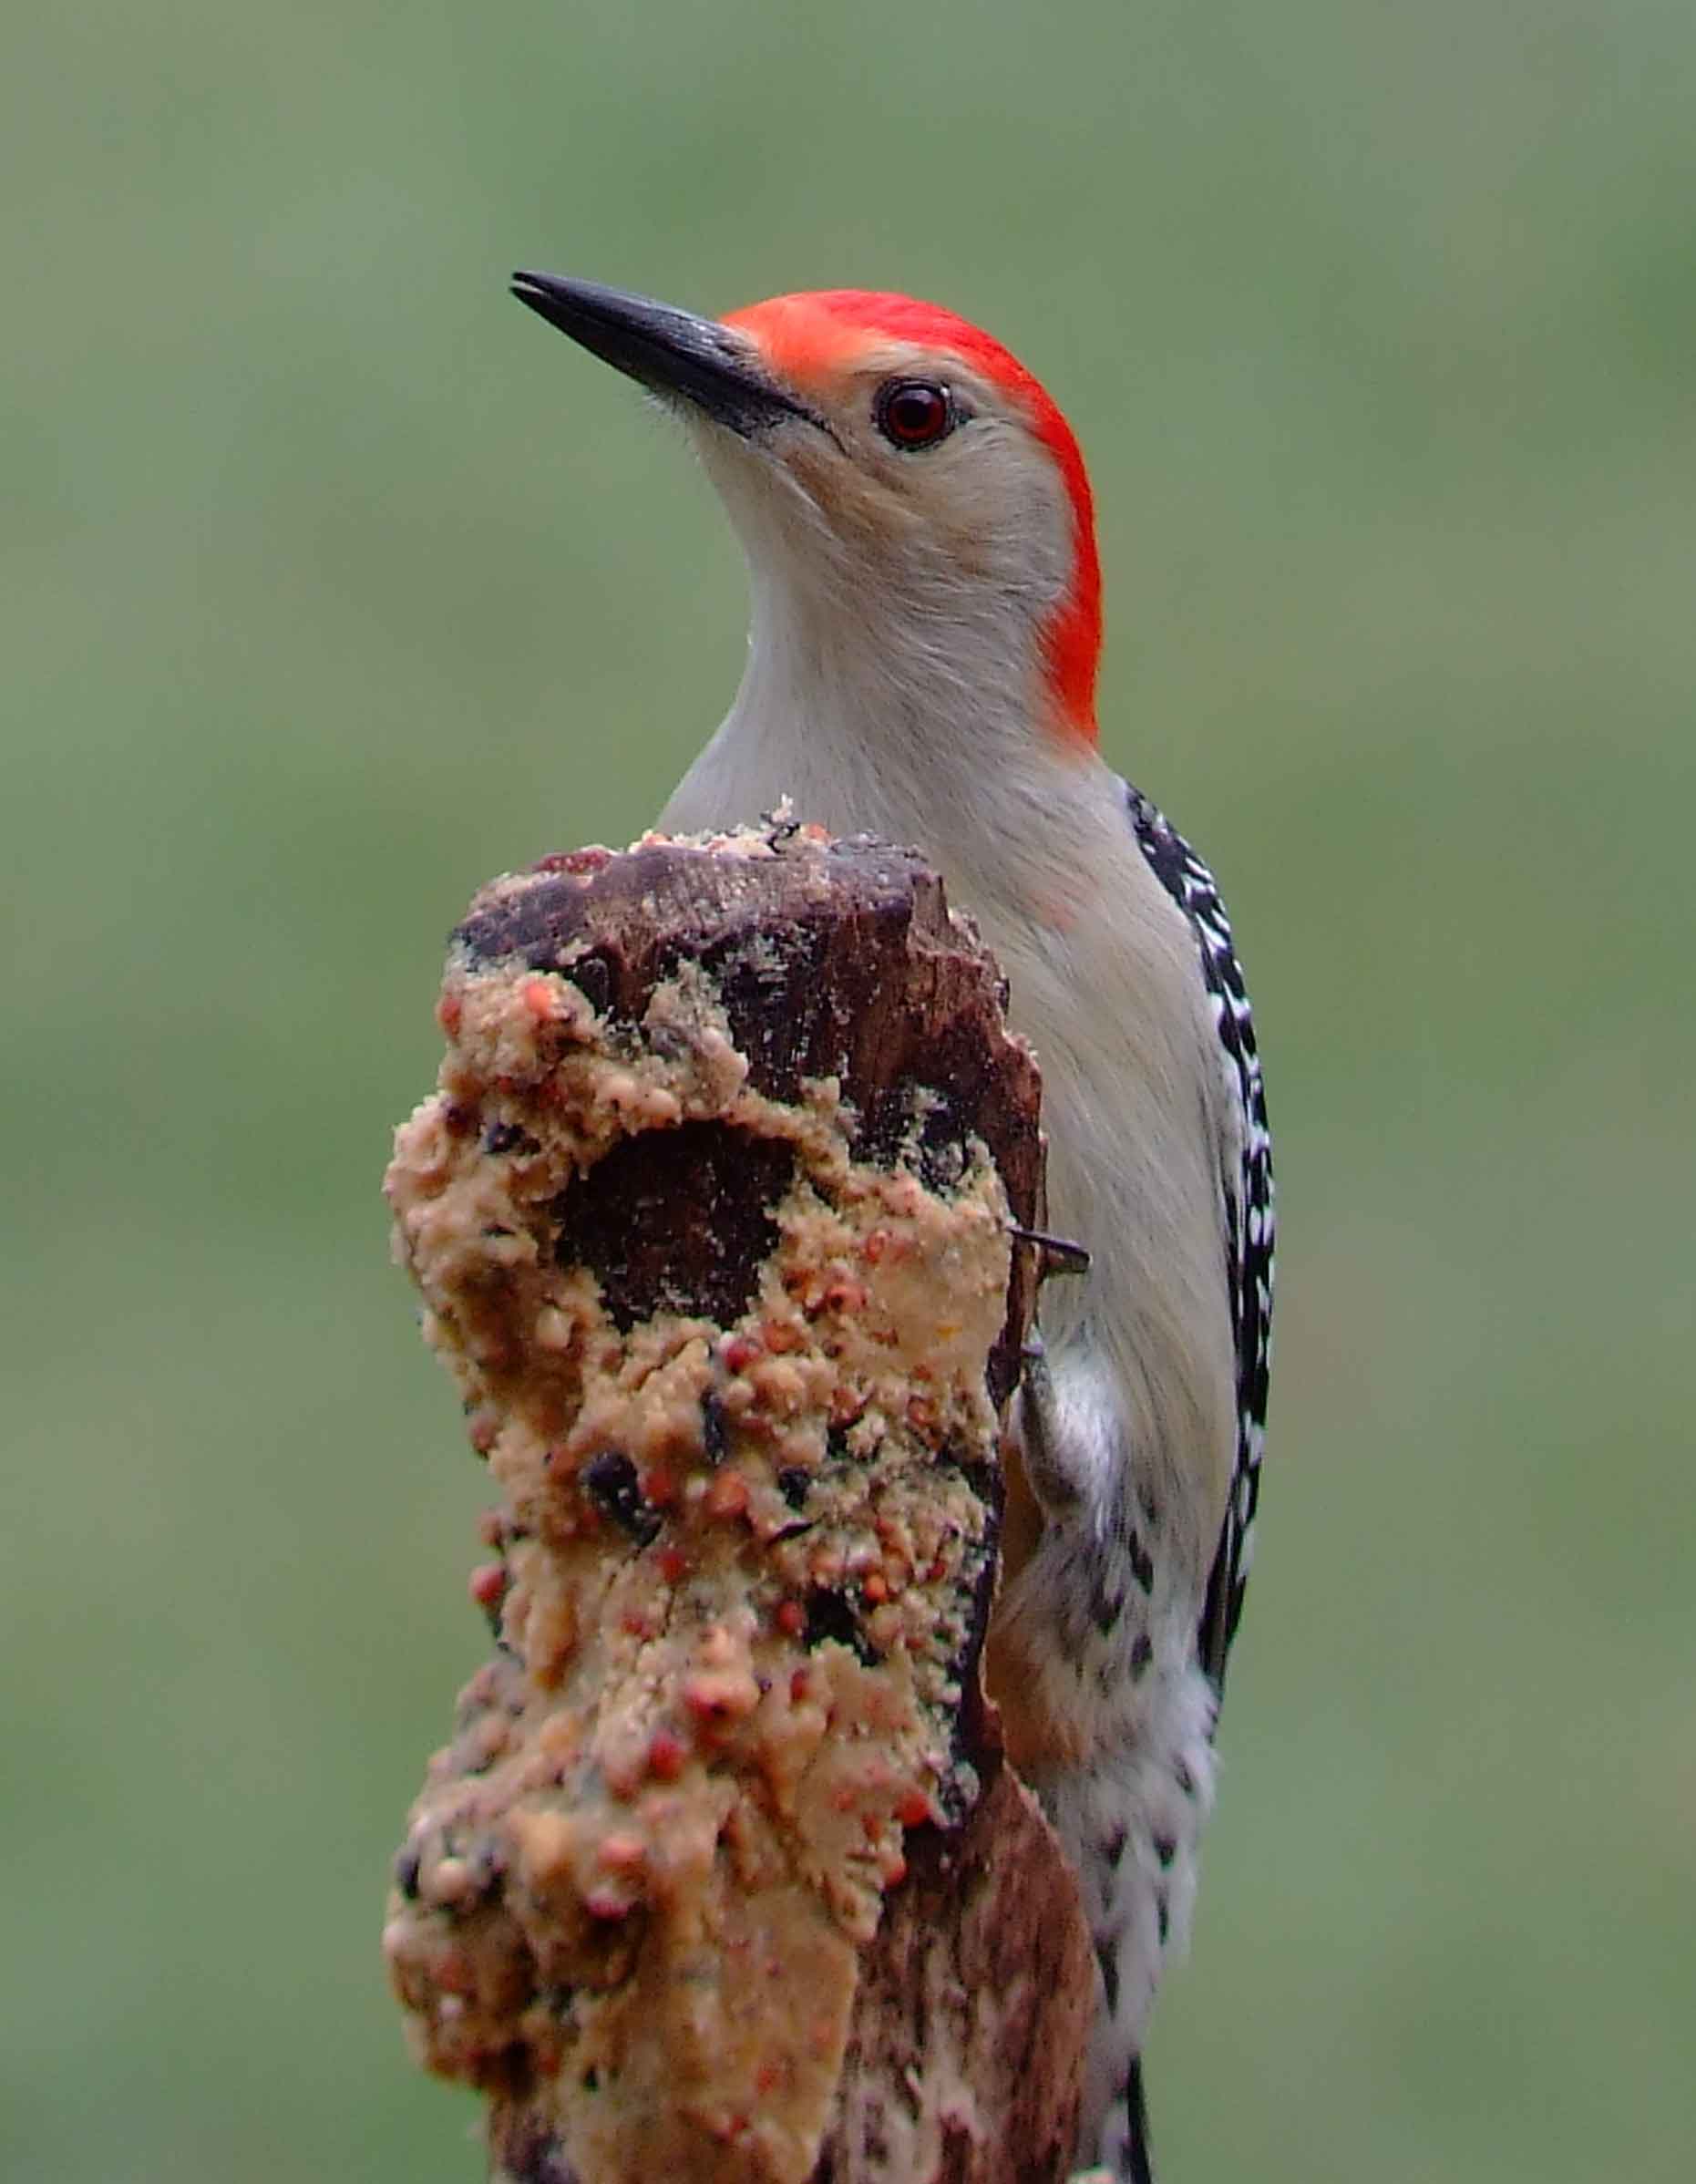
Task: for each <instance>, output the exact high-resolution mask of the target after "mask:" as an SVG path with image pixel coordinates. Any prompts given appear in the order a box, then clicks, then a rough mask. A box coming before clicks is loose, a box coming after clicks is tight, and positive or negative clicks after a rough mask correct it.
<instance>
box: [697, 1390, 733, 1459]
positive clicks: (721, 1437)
mask: <svg viewBox="0 0 1696 2184" xmlns="http://www.w3.org/2000/svg"><path fill="white" fill-rule="evenodd" d="M701 1446H702V1447H704V1449H705V1450H706V1460H707V1462H708V1463H709V1464H722V1463H723V1462H724V1460H725V1457H726V1456H727V1455H728V1454H729V1452H730V1427H729V1423H728V1421H727V1420H726V1418H725V1406H724V1405H723V1404H722V1403H721V1402H720V1401H719V1399H718V1397H717V1396H715V1395H714V1394H713V1392H712V1391H711V1389H709V1390H708V1391H707V1393H706V1394H705V1395H704V1396H702V1398H701Z"/></svg>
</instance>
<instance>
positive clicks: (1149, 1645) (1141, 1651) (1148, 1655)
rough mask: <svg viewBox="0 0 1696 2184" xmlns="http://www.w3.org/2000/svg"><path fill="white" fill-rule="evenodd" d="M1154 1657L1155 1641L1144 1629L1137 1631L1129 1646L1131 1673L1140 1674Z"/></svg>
mask: <svg viewBox="0 0 1696 2184" xmlns="http://www.w3.org/2000/svg"><path fill="white" fill-rule="evenodd" d="M1154 1657H1155V1642H1154V1640H1153V1639H1152V1638H1151V1637H1150V1636H1149V1635H1148V1633H1147V1632H1146V1631H1138V1632H1137V1633H1136V1643H1134V1644H1133V1645H1132V1647H1131V1674H1132V1675H1133V1676H1140V1675H1141V1674H1142V1673H1143V1671H1144V1670H1145V1669H1146V1667H1147V1665H1148V1664H1149V1663H1150V1662H1151V1661H1152V1660H1153V1659H1154Z"/></svg>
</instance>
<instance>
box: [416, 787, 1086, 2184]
mask: <svg viewBox="0 0 1696 2184" xmlns="http://www.w3.org/2000/svg"><path fill="white" fill-rule="evenodd" d="M1003 998H1004V995H1003V994H1002V988H1001V984H1000V981H999V976H998V974H997V973H996V970H995V967H994V965H993V963H992V961H991V960H990V958H989V956H988V955H987V953H985V952H984V950H983V949H982V946H981V944H980V943H978V941H977V939H976V936H975V934H974V932H972V931H971V928H970V926H969V925H968V924H966V923H965V922H963V921H961V920H960V919H958V918H956V917H951V915H950V913H949V912H948V910H947V906H946V904H945V902H944V900H943V894H942V889H941V882H940V881H938V880H937V878H936V877H935V875H934V874H933V873H932V872H930V871H929V870H928V869H927V868H926V867H925V866H924V865H923V864H922V863H921V862H920V860H918V859H917V858H916V857H914V856H913V855H911V854H910V853H909V852H905V851H901V850H891V849H889V848H887V847H884V846H882V845H879V844H877V843H873V842H869V841H864V840H858V841H851V842H830V841H827V840H826V839H825V838H824V837H822V836H821V835H819V834H818V833H817V830H816V829H797V828H792V827H787V826H779V825H774V826H771V827H769V828H768V829H766V830H765V831H763V832H756V833H744V834H740V835H735V836H730V837H725V838H722V839H719V840H713V841H706V842H673V841H668V840H663V839H658V838H650V839H648V840H645V841H644V842H642V843H641V844H639V845H637V847H636V848H635V849H634V850H631V851H630V852H627V853H625V854H623V855H618V856H614V855H612V854H611V853H609V852H607V851H605V850H584V851H580V852H577V853H575V854H574V855H571V856H567V857H562V858H556V859H549V860H544V862H543V863H542V864H541V865H540V866H539V867H537V868H536V869H535V870H534V871H530V872H528V873H524V874H519V875H517V876H513V877H509V878H506V879H503V880H500V881H495V882H494V883H492V884H491V885H490V886H489V887H488V888H486V889H485V890H484V891H482V892H481V893H480V894H479V895H478V898H477V900H476V901H475V902H474V903H473V905H472V908H471V912H470V914H469V916H468V919H467V921H466V922H465V923H464V924H463V925H462V926H461V927H460V928H459V929H458V931H457V933H456V935H455V937H454V944H453V950H452V953H451V955H450V958H449V963H448V969H447V978H446V982H445V985H444V990H443V996H442V1001H441V1004H440V1007H439V1011H438V1015H439V1017H440V1021H441V1023H442V1025H443V1028H444V1031H445V1032H446V1034H447V1040H448V1053H447V1060H446V1062H445V1063H444V1066H443V1070H442V1075H441V1079H440V1088H439V1090H438V1091H437V1094H436V1096H435V1097H433V1098H431V1099H429V1100H427V1101H426V1103H425V1104H424V1106H423V1107H420V1108H419V1109H418V1110H417V1112H416V1114H415V1115H414V1116H413V1118H411V1120H410V1121H409V1122H408V1123H406V1125H405V1126H403V1128H402V1129H401V1131H400V1132H399V1133H398V1135H397V1138H396V1158H395V1161H394V1164H393V1166H392V1167H391V1169H390V1171H389V1177H388V1182H387V1189H388V1191H389V1195H390V1199H391V1201H392V1204H393V1206H394V1209H395V1214H396V1238H397V1244H398V1249H399V1251H400V1252H401V1254H402V1256H403V1257H404V1258H405V1259H406V1263H407V1264H408V1266H409V1268H410V1270H411V1272H412V1273H413V1275H414V1278H415V1279H416V1282H417V1283H418V1286H419V1288H420V1290H421V1292H422V1293H423V1296H424V1300H425V1304H426V1332H427V1335H428V1337H429V1339H430V1340H431V1342H432V1343H433V1344H434V1345H435V1347H436V1348H437V1351H438V1352H439V1353H440V1354H441V1355H442V1356H443V1358H444V1359H445V1361H446V1362H447V1365H448V1366H449V1367H450V1369H451V1370H452V1372H453V1374H454V1375H455V1377H456V1379H457V1382H458V1385H459V1387H460V1391H461V1394H462V1396H463V1397H464V1400H465V1405H466V1410H467V1416H468V1430H469V1434H470V1438H471V1440H472V1443H473V1446H474V1447H476V1448H477V1449H478V1451H479V1453H481V1454H483V1455H484V1456H486V1457H487V1458H488V1463H489V1467H490V1470H491V1473H492V1476H493V1478H494V1479H495V1481H496V1483H497V1485H498V1486H499V1489H500V1493H501V1498H502V1499H501V1501H500V1504H499V1507H498V1508H497V1509H494V1510H492V1511H491V1512H490V1513H489V1516H488V1519H487V1520H486V1530H485V1536H486V1539H487V1540H488V1545H489V1547H490V1548H491V1550H492V1551H493V1559H492V1560H491V1561H488V1563H486V1564H485V1565H484V1566H483V1567H482V1568H480V1569H479V1570H478V1571H477V1572H476V1573H475V1574H474V1577H473V1580H472V1589H473V1592H474V1593H475V1594H476V1595H477V1597H478V1599H479V1600H480V1601H481V1602H483V1603H484V1605H485V1606H486V1608H487V1609H488V1612H489V1614H490V1618H491V1623H492V1625H493V1627H494V1630H495V1633H496V1635H497V1639H498V1641H499V1643H498V1649H497V1652H496V1653H495V1656H494V1658H493V1659H492V1660H491V1661H490V1662H489V1663H488V1664H487V1665H486V1666H485V1667H484V1668H483V1669H481V1670H480V1671H479V1672H478V1674H477V1675H476V1676H475V1677H474V1678H473V1680H472V1682H471V1684H469V1685H468V1687H467V1690H466V1692H465V1693H464V1694H463V1695H462V1697H461V1701H460V1707H459V1713H458V1716H457V1724H456V1734H455V1738H454V1741H453V1743H452V1744H451V1745H450V1746H448V1747H447V1749H446V1750H445V1751H443V1752H441V1753H438V1754H437V1756H436V1758H435V1759H434V1760H433V1761H432V1762H431V1766H430V1769H429V1774H428V1777H427V1782H426V1786H425V1788H424V1790H423V1793H422V1794H421V1796H420V1798H419V1799H418V1801H417V1803H416V1806H415V1808H414V1811H413V1814H412V1818H411V1823H410V1827H409V1831H408V1835H407V1839H406V1845H405V1847H404V1849H403V1850H402V1852H401V1853H400V1856H399V1858H398V1859H397V1860H396V1880H395V1887H394V1890H393V1892H392V1894H391V1899H390V1912H389V1922H388V1925H387V1928H386V1929H385V1948H386V1952H387V1955H388V1960H389V1965H390V1971H391V1976H392V1978H393V1981H394V1983H395V1986H396V1992H397V1993H398V1994H399V1996H400V1998H401V2000H402V2002H403V2004H404V2005H405V2007H406V2012H407V2018H408V2025H409V2030H410V2033H411V2036H412V2039H413V2041H414V2045H415V2047H416V2050H417V2052H418V2054H419V2055H420V2057H421V2059H422V2060H423V2061H424V2062H425V2063H426V2065H427V2066H428V2067H430V2068H432V2069H434V2070H437V2071H438V2072H441V2073H443V2074H445V2075H448V2076H457V2077H459V2078H461V2079H464V2080H466V2081H468V2082H469V2083H471V2084H472V2085H474V2086H478V2087H479V2088H480V2089H481V2090H482V2091H483V2092H484V2093H485V2095H486V2096H488V2104H489V2110H488V2147H489V2157H490V2173H491V2175H492V2176H493V2177H495V2178H497V2179H505V2180H506V2184H636V2179H663V2180H664V2184H731V2180H732V2179H736V2180H737V2184H744V2180H747V2179H755V2180H759V2184H806V2180H807V2179H809V2178H810V2179H815V2180H816V2184H873V2180H874V2179H877V2180H879V2184H924V2180H929V2179H937V2180H938V2184H943V2180H946V2184H1041V2180H1042V2179H1060V2178H1062V2177H1064V2175H1065V2173H1066V2169H1067V2165H1068V2160H1069V2157H1070V2153H1071V2149H1072V2144H1073V2138H1074V2130H1075V2123H1076V2111H1077V2103H1078V2095H1079V2082H1080V2075H1081V2058H1082V2054H1083V2047H1084V2039H1085V2035H1086V2030H1087V2025H1088V2022H1089V2017H1090V2014H1091V2010H1092V2007H1093V1996H1094V1968H1093V1963H1092V1960H1091V1954H1090V1948H1089V1942H1088V1936H1087V1932H1086V1930H1085V1928H1084V1921H1083V1919H1082V1916H1081V1913H1080V1911H1079V1908H1078V1903H1077V1900H1076V1891H1075V1887H1074V1881H1073V1879H1072V1876H1071V1874H1070V1872H1069V1870H1068V1869H1067V1867H1066V1866H1065V1863H1064V1859H1063V1858H1062V1856H1061V1853H1060V1851H1059V1849H1058V1846H1057V1844H1056V1843H1055V1841H1054V1838H1053V1836H1052V1834H1051V1833H1050V1831H1049V1830H1048V1829H1047V1826H1046V1824H1045V1822H1044V1821H1043V1819H1042V1818H1041V1816H1040V1813H1039V1812H1038V1811H1037V1808H1036V1807H1035V1805H1034V1803H1033V1800H1032V1799H1031V1798H1030V1797H1029V1795H1028V1793H1027V1792H1026V1791H1025V1790H1024V1788H1023V1786H1022V1785H1021V1784H1020V1783H1019V1782H1018V1781H1017V1779H1016V1777H1014V1776H1013V1774H1012V1770H1011V1768H1010V1767H1007V1766H1006V1765H1005V1764H1004V1762H1003V1759H1002V1753H1001V1748H1000V1742H999V1738H998V1735H997V1730H996V1724H995V1719H994V1716H993V1712H992V1709H991V1708H990V1707H989V1705H988V1704H987V1702H986V1701H985V1700H984V1698H983V1696H982V1686H981V1684H980V1680H979V1662H980V1654H981V1652H982V1641H983V1634H984V1630H985V1626H986V1623H987V1621H988V1617H989V1612H990V1607H991V1601H992V1591H993V1585H994V1576H995V1545H996V1537H997V1525H998V1521H999V1515H1000V1509H1001V1499H1002V1488H1001V1471H1000V1464H999V1451H998V1437H999V1431H1000V1416H1001V1413H1002V1409H1003V1407H1004V1406H1005V1404H1006V1402H1007V1399H1008V1397H1009V1396H1010V1394H1011V1392H1012V1388H1013V1386H1014V1385H1015V1383H1016V1379H1017V1375H1018V1369H1019V1356H1020V1350H1021V1345H1022V1343H1023V1336H1024V1332H1025V1328H1026V1325H1027V1323H1028V1318H1029V1314H1030V1311H1031V1307H1032V1303H1033V1295H1034V1290H1035V1284H1036V1280H1037V1278H1038V1272H1039V1269H1038V1266H1037V1264H1036V1261H1035V1254H1034V1253H1033V1252H1032V1251H1030V1250H1028V1249H1025V1248H1023V1247H1022V1246H1020V1245H1019V1244H1018V1242H1017V1241H1016V1239H1015V1237H1014V1235H1013V1233H1012V1230H1013V1228H1014V1227H1015V1226H1017V1227H1019V1228H1023V1229H1028V1228H1030V1227H1031V1226H1032V1225H1033V1223H1034V1222H1035V1221H1037V1219H1038V1218H1039V1216H1040V1210H1041V1198H1042V1148H1041V1139H1040V1136H1039V1132H1038V1127H1037V1118H1038V1082H1037V1077H1036V1071H1035V1067H1034V1065H1033V1061H1032V1058H1031V1056H1030V1055H1029V1053H1028V1051H1027V1050H1026V1049H1025V1048H1024V1047H1023V1046H1022V1045H1021V1044H1020V1043H1019V1042H1017V1041H1016V1040H1014V1039H1012V1037H1011V1036H1010V1035H1009V1034H1008V1032H1007V1030H1006V1028H1005V1025H1004V1022H1003V1019H1002V1001H1003Z"/></svg>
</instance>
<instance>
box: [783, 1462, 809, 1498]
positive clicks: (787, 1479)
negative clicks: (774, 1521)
mask: <svg viewBox="0 0 1696 2184" xmlns="http://www.w3.org/2000/svg"><path fill="white" fill-rule="evenodd" d="M812 1487H813V1475H812V1473H811V1472H810V1471H803V1470H802V1469H801V1468H800V1466H799V1465H798V1464H790V1465H787V1466H786V1467H785V1468H784V1469H783V1470H781V1471H779V1472H778V1474H777V1491H778V1492H779V1493H780V1494H781V1495H782V1496H783V1498H784V1499H785V1500H786V1502H787V1503H788V1505H789V1507H790V1508H791V1509H805V1508H806V1506H807V1495H808V1494H809V1493H810V1492H811V1491H812Z"/></svg>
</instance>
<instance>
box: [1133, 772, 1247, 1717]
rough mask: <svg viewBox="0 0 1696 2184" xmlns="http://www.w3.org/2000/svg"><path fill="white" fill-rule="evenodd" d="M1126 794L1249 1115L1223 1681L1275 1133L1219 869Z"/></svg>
mask: <svg viewBox="0 0 1696 2184" xmlns="http://www.w3.org/2000/svg"><path fill="white" fill-rule="evenodd" d="M1125 801H1126V810H1127V811H1128V813H1129V815H1130V820H1131V825H1132V826H1133V827H1134V828H1135V829H1136V840H1137V842H1138V844H1139V845H1140V847H1141V849H1142V852H1143V855H1144V856H1145V857H1146V859H1147V860H1148V863H1149V867H1150V869H1151V870H1152V871H1153V872H1154V874H1155V877H1156V879H1157V880H1158V881H1159V882H1160V884H1161V885H1162V887H1164V888H1165V889H1166V891H1167V894H1169V895H1170V896H1171V897H1172V900H1173V901H1175V902H1176V903H1177V905H1178V907H1179V908H1180V909H1181V910H1182V911H1183V912H1184V914H1185V916H1186V917H1187V919H1188V920H1189V924H1190V930H1191V931H1192V932H1194V934H1195V936H1196V946H1197V952H1198V953H1199V955H1200V958H1201V974H1202V977H1203V978H1204V979H1205V981H1206V982H1207V988H1208V998H1209V999H1210V1000H1211V1002H1212V1004H1213V1017H1214V1022H1215V1024H1216V1025H1217V1026H1218V1035H1219V1047H1220V1060H1221V1062H1222V1064H1223V1066H1224V1070H1225V1085H1226V1093H1227V1097H1228V1101H1229V1103H1230V1110H1231V1112H1233V1113H1234V1114H1236V1115H1237V1116H1239V1118H1240V1121H1241V1129H1240V1133H1239V1144H1238V1145H1237V1146H1234V1147H1231V1148H1229V1149H1227V1151H1226V1154H1225V1157H1224V1159H1223V1166H1222V1172H1221V1175H1220V1178H1219V1181H1220V1185H1221V1189H1222V1192H1223V1197H1224V1205H1225V1223H1226V1272H1227V1274H1228V1280H1229V1283H1230V1304H1231V1316H1232V1319H1233V1322H1234V1324H1235V1329H1236V1338H1237V1463H1236V1468H1235V1471H1234V1473H1233V1476H1232V1478H1231V1492H1230V1502H1229V1506H1228V1509H1227V1511H1226V1516H1225V1529H1224V1530H1223V1531H1222V1532H1221V1534H1220V1535H1219V1543H1218V1552H1217V1553H1216V1555H1215V1557H1214V1561H1213V1571H1212V1574H1211V1576H1210V1577H1209V1578H1208V1598H1207V1605H1206V1607H1205V1609H1204V1610H1203V1612H1202V1618H1201V1631H1200V1643H1199V1650H1200V1658H1201V1665H1202V1667H1203V1668H1204V1669H1205V1670H1206V1671H1207V1673H1208V1676H1209V1677H1210V1678H1211V1679H1212V1681H1213V1684H1214V1685H1215V1687H1216V1689H1217V1688H1219V1687H1221V1686H1222V1685H1223V1684H1224V1681H1225V1660H1226V1655H1227V1654H1228V1653H1229V1651H1230V1643H1231V1640H1232V1638H1233V1637H1234V1636H1235V1635H1236V1631H1237V1623H1238V1619H1239V1617H1240V1615H1241V1613H1242V1599H1243V1592H1244V1589H1245V1587H1246V1586H1247V1584H1248V1581H1249V1560H1250V1557H1251V1554H1252V1550H1253V1538H1252V1531H1253V1525H1254V1512H1255V1507H1256V1504H1257V1502H1258V1501H1259V1491H1260V1456H1261V1452H1262V1449H1263V1447H1264V1446H1265V1441H1266V1384H1267V1371H1268V1366H1269V1362H1270V1357H1271V1340H1272V1233H1273V1220H1272V1214H1273V1207H1272V1140H1271V1137H1270V1134H1269V1131H1268V1129H1267V1126H1266V1095H1265V1091H1264V1088H1263V1087H1262V1085H1261V1081H1260V1057H1259V1053H1258V1052H1257V1050H1256V1047H1255V1043H1254V1017H1253V1014H1252V1012H1251V1010H1250V1009H1249V995H1248V993H1247V990H1246V989H1245V987H1244V985H1243V978H1242V969H1241V966H1240V964H1239V963H1238V961H1237V951H1236V949H1235V947H1234V946H1233V945H1232V942H1231V929H1230V920H1229V919H1228V917H1227V916H1226V914H1225V905H1224V903H1223V901H1221V900H1220V898H1219V891H1218V887H1217V885H1216V884H1215V882H1214V878H1213V875H1212V873H1211V872H1210V871H1208V868H1207V866H1206V865H1205V864H1203V863H1202V861H1201V860H1200V858H1199V857H1197V855H1196V852H1195V851H1194V850H1192V849H1191V848H1190V846H1189V844H1188V843H1187V841H1186V840H1184V838H1183V836H1182V835H1181V834H1179V833H1178V831H1177V829H1176V828H1175V827H1173V826H1172V825H1171V824H1170V823H1169V821H1168V820H1167V819H1166V818H1165V817H1164V816H1163V815H1162V814H1161V813H1160V812H1159V811H1158V810H1157V809H1156V808H1155V806H1154V805H1153V804H1151V803H1150V802H1149V800H1148V798H1146V796H1144V795H1143V793H1142V791H1141V790H1140V789H1137V788H1132V787H1131V786H1130V784H1129V783H1128V782H1127V783H1126V788H1125Z"/></svg>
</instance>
